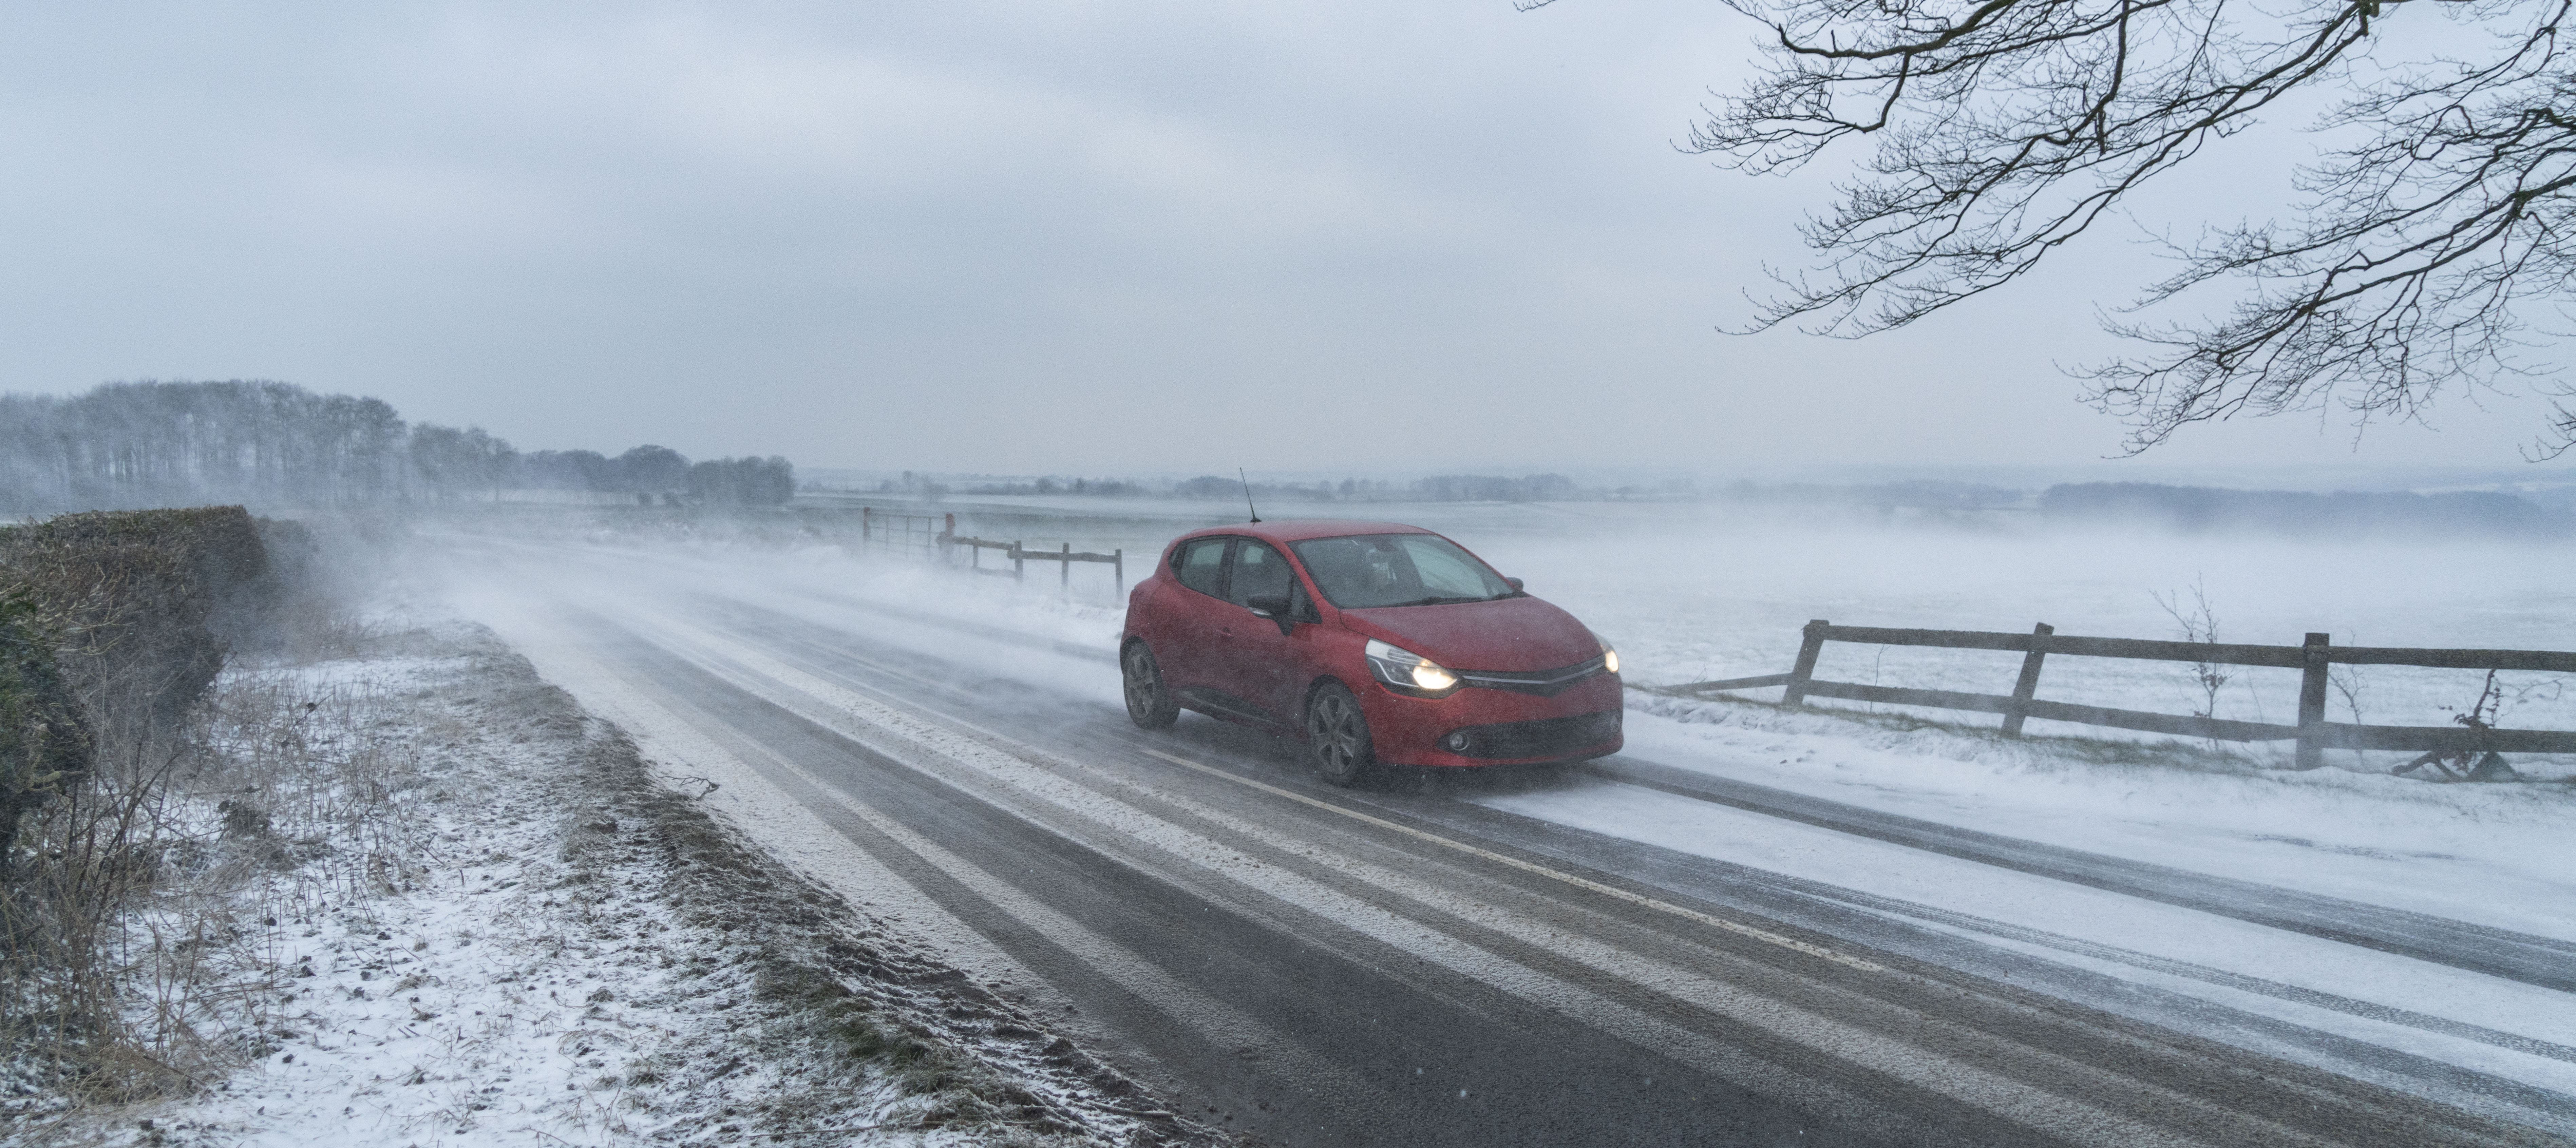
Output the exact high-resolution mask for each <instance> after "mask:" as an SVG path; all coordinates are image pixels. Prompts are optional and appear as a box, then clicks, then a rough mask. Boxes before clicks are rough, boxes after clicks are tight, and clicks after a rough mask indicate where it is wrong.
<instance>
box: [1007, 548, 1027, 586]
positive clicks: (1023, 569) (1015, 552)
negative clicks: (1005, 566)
mask: <svg viewBox="0 0 2576 1148" xmlns="http://www.w3.org/2000/svg"><path fill="white" fill-rule="evenodd" d="M1011 577H1012V578H1013V579H1014V580H1016V581H1021V582H1026V581H1028V580H1029V556H1028V554H1027V552H1025V551H1023V550H1021V549H1020V540H1019V539H1016V538H1014V539H1012V540H1011Z"/></svg>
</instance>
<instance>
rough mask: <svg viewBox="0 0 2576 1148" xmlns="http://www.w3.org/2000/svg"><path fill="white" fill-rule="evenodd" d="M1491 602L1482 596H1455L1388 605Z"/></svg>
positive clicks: (1447, 604)
mask: <svg viewBox="0 0 2576 1148" xmlns="http://www.w3.org/2000/svg"><path fill="white" fill-rule="evenodd" d="M1491 601H1493V599H1491V598H1487V597H1484V596H1482V595H1471V596H1467V597H1455V596H1453V597H1446V598H1416V599H1414V600H1412V601H1410V602H1390V603H1388V605H1391V606H1450V605H1455V604H1457V603H1460V602H1491Z"/></svg>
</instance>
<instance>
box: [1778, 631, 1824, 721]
mask: <svg viewBox="0 0 2576 1148" xmlns="http://www.w3.org/2000/svg"><path fill="white" fill-rule="evenodd" d="M1830 625H1833V623H1831V622H1828V621H1826V620H1824V619H1822V618H1815V619H1811V620H1809V621H1808V623H1807V629H1806V637H1805V638H1804V640H1802V641H1800V642H1799V643H1798V664H1797V665H1794V666H1791V667H1789V688H1788V689H1785V690H1782V691H1780V704H1781V705H1784V706H1802V705H1805V704H1807V683H1808V682H1809V681H1811V680H1813V679H1814V678H1815V676H1816V655H1817V654H1820V653H1823V652H1824V649H1825V627H1827V626H1830Z"/></svg>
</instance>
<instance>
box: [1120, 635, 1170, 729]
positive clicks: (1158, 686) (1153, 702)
mask: <svg viewBox="0 0 2576 1148" xmlns="http://www.w3.org/2000/svg"><path fill="white" fill-rule="evenodd" d="M1118 668H1119V676H1120V677H1121V678H1123V679H1124V680H1125V685H1126V692H1127V718H1128V720H1130V721H1133V722H1135V723H1136V724H1137V726H1139V727H1140V728H1143V729H1170V728H1172V723H1173V722H1175V721H1178V720H1180V716H1181V707H1180V703H1178V702H1175V701H1173V700H1172V691H1171V690H1169V689H1166V688H1164V686H1163V668H1162V667H1161V666H1160V665H1157V664H1156V663H1155V661H1154V651H1152V650H1149V649H1146V648H1145V643H1143V642H1129V643H1127V652H1126V653H1124V654H1121V655H1119V657H1118Z"/></svg>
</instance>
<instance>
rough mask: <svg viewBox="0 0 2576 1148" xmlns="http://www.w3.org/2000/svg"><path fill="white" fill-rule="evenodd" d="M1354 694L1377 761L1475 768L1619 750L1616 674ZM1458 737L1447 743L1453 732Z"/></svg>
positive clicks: (1373, 687) (1373, 686)
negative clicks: (1438, 693)
mask: <svg viewBox="0 0 2576 1148" xmlns="http://www.w3.org/2000/svg"><path fill="white" fill-rule="evenodd" d="M1359 693H1360V712H1361V713H1362V714H1365V715H1366V716H1367V717H1368V723H1369V734H1370V739H1371V740H1372V741H1373V742H1374V743H1375V748H1376V750H1377V758H1378V760H1379V761H1382V762H1385V763H1387V764H1390V765H1426V766H1478V765H1511V764H1518V763H1525V762H1540V761H1567V760H1571V759H1575V758H1587V757H1601V756H1605V755H1607V754H1612V753H1617V752H1619V747H1620V745H1621V744H1622V735H1621V733H1620V728H1621V721H1622V718H1621V714H1622V710H1621V705H1622V703H1623V701H1624V700H1625V699H1624V697H1623V695H1622V691H1621V689H1620V685H1619V676H1618V675H1617V674H1609V673H1599V674H1594V675H1592V676H1591V677H1589V678H1586V679H1584V680H1583V681H1581V682H1578V683H1576V684H1574V685H1573V686H1571V687H1569V688H1567V689H1565V690H1564V691H1562V692H1559V693H1556V694H1554V695H1550V696H1546V697H1539V696H1534V695H1531V694H1525V693H1520V692H1517V691H1513V690H1497V689H1481V688H1477V687H1473V686H1469V687H1464V688H1461V689H1459V690H1457V691H1456V692H1453V693H1451V694H1449V695H1448V696H1447V697H1439V698H1420V697H1408V696H1406V695H1403V694H1399V693H1396V692H1394V691H1393V690H1389V689H1387V688H1385V687H1384V686H1381V685H1378V684H1377V683H1375V682H1370V683H1368V684H1367V685H1366V686H1365V687H1363V688H1362V690H1360V691H1359ZM1453 736H1454V737H1456V738H1458V739H1459V740H1460V741H1463V743H1464V744H1463V746H1461V747H1460V748H1456V749H1453V748H1451V747H1452V746H1453V745H1458V742H1453V741H1451V740H1450V739H1451V738H1452V737H1453Z"/></svg>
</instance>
